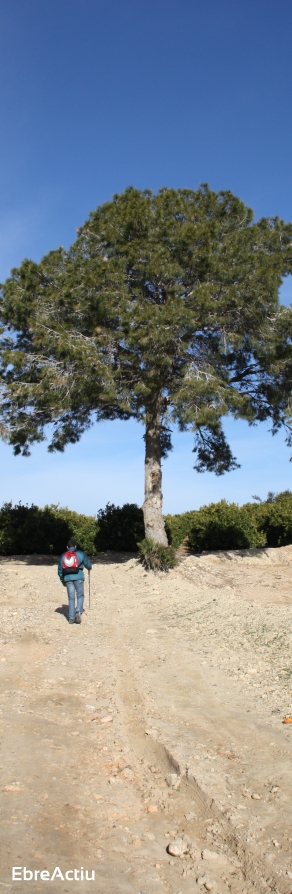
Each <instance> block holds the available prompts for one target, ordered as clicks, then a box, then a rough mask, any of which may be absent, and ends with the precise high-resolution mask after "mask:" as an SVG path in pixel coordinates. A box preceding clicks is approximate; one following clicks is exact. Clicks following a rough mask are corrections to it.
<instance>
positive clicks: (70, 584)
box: [66, 580, 84, 621]
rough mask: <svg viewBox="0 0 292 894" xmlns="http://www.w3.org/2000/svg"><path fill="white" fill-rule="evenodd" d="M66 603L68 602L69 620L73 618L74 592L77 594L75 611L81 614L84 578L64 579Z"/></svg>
mask: <svg viewBox="0 0 292 894" xmlns="http://www.w3.org/2000/svg"><path fill="white" fill-rule="evenodd" d="M66 587H67V594H68V603H69V621H74V620H75V593H76V596H77V608H76V611H78V612H80V614H82V612H83V601H84V580H67V581H66Z"/></svg>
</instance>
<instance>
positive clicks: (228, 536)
mask: <svg viewBox="0 0 292 894" xmlns="http://www.w3.org/2000/svg"><path fill="white" fill-rule="evenodd" d="M250 505H251V507H253V504H250ZM255 508H256V509H257V507H255ZM194 516H196V517H195V518H194V520H193V523H192V527H191V530H190V532H189V545H190V548H191V550H192V551H193V552H202V550H217V549H219V550H220V549H225V550H226V549H227V550H229V549H248V548H250V547H260V546H265V543H266V537H265V535H264V534H263V532H262V530H260V529H259V526H258V523H257V517H256V513H254V512H253V511H251V509H248V507H247V506H241V507H240V506H237V504H236V503H227V501H226V500H221V501H220V502H219V503H210V504H209V506H202V507H201V509H199V510H198V511H197V512H196V513H194Z"/></svg>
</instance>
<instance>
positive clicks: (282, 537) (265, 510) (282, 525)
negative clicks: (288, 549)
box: [256, 491, 292, 546]
mask: <svg viewBox="0 0 292 894" xmlns="http://www.w3.org/2000/svg"><path fill="white" fill-rule="evenodd" d="M256 509H257V515H258V523H259V524H260V526H261V527H262V530H263V532H264V534H265V537H266V545H267V546H288V544H289V543H292V493H291V492H289V491H284V492H283V493H280V494H277V495H276V496H274V498H273V499H268V500H267V501H265V502H263V503H260V504H259V505H258V506H257V507H256Z"/></svg>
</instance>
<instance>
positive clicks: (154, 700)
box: [0, 547, 292, 894]
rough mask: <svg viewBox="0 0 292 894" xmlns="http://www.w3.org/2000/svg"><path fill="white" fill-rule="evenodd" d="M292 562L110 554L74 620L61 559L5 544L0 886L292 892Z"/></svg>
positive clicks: (149, 893) (291, 553)
mask: <svg viewBox="0 0 292 894" xmlns="http://www.w3.org/2000/svg"><path fill="white" fill-rule="evenodd" d="M291 565H292V547H286V548H283V549H279V550H267V551H256V550H254V551H253V550H250V551H243V552H242V553H229V554H217V555H215V554H213V555H206V556H202V557H189V558H186V559H184V561H183V562H182V563H181V565H180V566H179V568H178V569H177V570H175V571H174V572H171V574H169V575H162V576H154V575H152V574H150V575H147V574H146V573H144V572H143V569H142V568H141V567H140V566H139V565H138V564H137V562H136V560H135V559H133V558H130V559H129V558H127V557H126V556H120V557H119V556H113V555H112V556H111V557H107V558H104V559H100V560H99V561H97V562H96V563H95V564H94V568H93V571H92V594H91V610H90V611H89V610H88V603H87V606H86V614H85V615H84V616H83V621H82V624H81V625H80V626H77V625H74V626H73V625H72V626H69V624H68V622H67V618H66V615H65V614H64V609H63V608H62V602H64V601H65V598H64V597H65V596H66V592H65V590H62V589H61V587H60V584H59V582H58V578H57V575H56V566H52V564H51V563H49V562H48V563H46V562H45V560H42V559H40V560H38V559H37V557H35V558H33V557H32V558H31V559H29V560H25V559H18V560H17V559H13V560H2V562H1V575H0V594H1V599H2V612H1V621H2V623H1V643H0V644H1V664H0V668H1V683H0V708H1V712H0V730H1V732H0V735H1V757H0V761H1V786H0V787H1V813H0V818H1V874H0V883H1V885H3V891H4V890H5V887H4V886H7V888H6V890H11V891H14V890H18V891H21V892H22V891H23V890H28V891H31V892H43V891H44V890H47V887H46V883H47V881H49V879H51V877H52V875H53V873H54V870H55V868H56V867H59V869H58V872H57V873H56V874H55V878H54V879H53V880H50V884H49V888H48V890H49V891H50V892H52V894H54V892H67V891H74V892H76V894H79V892H83V894H90V892H93V894H162V892H166V894H195V891H198V892H199V890H200V888H201V889H202V891H203V892H204V891H207V890H209V891H212V892H213V894H224V892H228V891H230V892H231V894H251V892H255V891H256V892H263V894H264V892H270V891H273V892H280V894H291V892H292V860H291V853H292V829H291V817H292V808H291V803H292V780H291V769H290V766H291V736H292V724H291V726H290V725H288V724H287V725H285V724H283V723H282V721H283V718H284V717H285V715H289V714H290V713H292V694H291V682H292V660H291V606H292V589H291V571H292V568H291ZM166 779H167V781H166ZM171 783H173V784H171ZM177 839H180V840H181V842H180V844H178V845H177V848H178V850H181V851H184V853H182V854H181V855H180V856H179V855H178V856H175V855H171V854H170V853H169V852H168V850H167V848H168V846H169V845H170V847H171V846H173V843H174V842H176V840H177ZM172 849H173V848H172ZM24 866H26V867H27V876H28V878H27V879H25V878H24V877H23V867H24ZM12 867H19V869H18V872H17V873H16V876H17V877H16V878H15V879H14V880H12ZM81 867H83V870H81ZM44 871H47V877H46V876H45V875H43V877H42V878H40V876H39V875H38V876H37V878H36V879H35V878H34V876H33V878H32V879H30V873H31V872H33V873H34V874H35V873H40V872H43V873H44ZM74 871H75V878H74ZM86 871H87V879H86V878H85V874H86ZM66 873H67V878H66ZM93 874H95V878H94V879H93V878H92V875H93ZM62 875H63V876H64V878H62ZM82 875H83V878H82ZM72 876H73V877H72Z"/></svg>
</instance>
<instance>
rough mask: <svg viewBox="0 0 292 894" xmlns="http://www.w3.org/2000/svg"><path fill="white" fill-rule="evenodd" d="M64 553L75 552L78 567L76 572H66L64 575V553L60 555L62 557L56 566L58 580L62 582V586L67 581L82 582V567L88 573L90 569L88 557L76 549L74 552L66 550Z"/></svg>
mask: <svg viewBox="0 0 292 894" xmlns="http://www.w3.org/2000/svg"><path fill="white" fill-rule="evenodd" d="M65 552H66V553H71V552H72V553H74V552H76V553H77V556H78V561H79V563H80V566H79V568H78V571H75V572H74V571H73V572H70V571H68V573H66V572H65V573H64V570H63V568H62V559H63V556H64V553H62V555H61V556H60V558H59V564H58V575H59V578H60V580H61V581H62V584H63V583H65V584H66V583H67V581H68V580H84V572H83V566H84V567H85V568H87V571H90V569H91V568H92V564H91V561H90V559H89V558H88V556H87V555H86V553H84V552H83V550H82V549H76V550H75V549H66V550H65Z"/></svg>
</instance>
